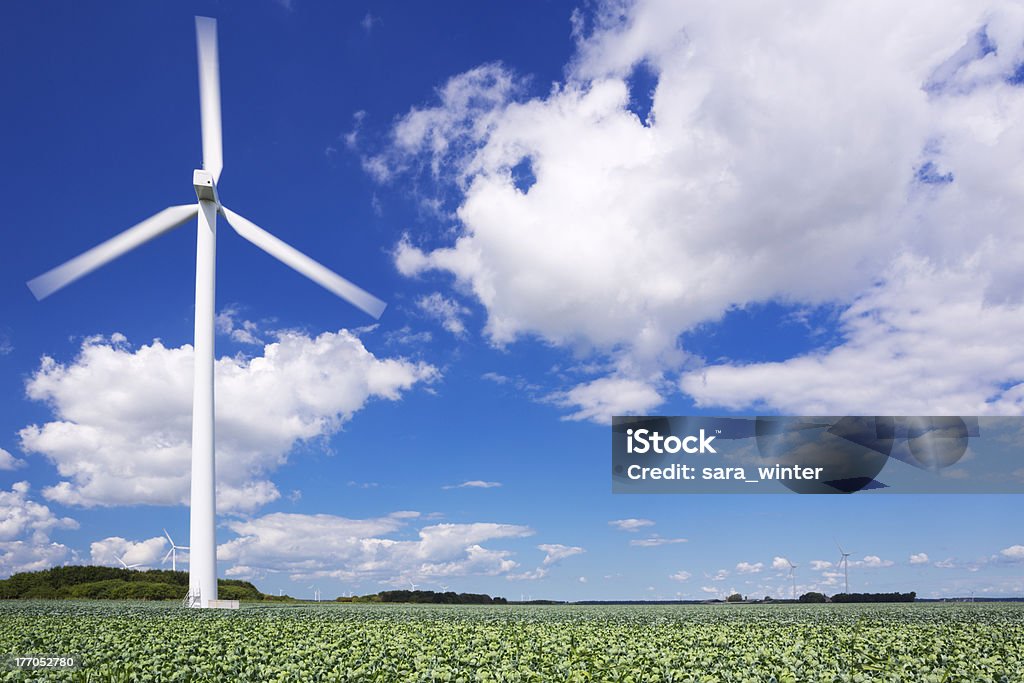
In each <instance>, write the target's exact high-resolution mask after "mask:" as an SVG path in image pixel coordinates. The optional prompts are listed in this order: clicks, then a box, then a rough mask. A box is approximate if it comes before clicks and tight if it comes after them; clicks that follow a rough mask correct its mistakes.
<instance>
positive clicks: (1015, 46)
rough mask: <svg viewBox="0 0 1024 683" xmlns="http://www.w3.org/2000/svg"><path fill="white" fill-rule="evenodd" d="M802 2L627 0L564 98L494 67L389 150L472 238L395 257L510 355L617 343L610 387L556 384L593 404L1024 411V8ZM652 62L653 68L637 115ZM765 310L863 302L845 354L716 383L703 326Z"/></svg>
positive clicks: (405, 129) (728, 368)
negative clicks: (467, 300) (1023, 67)
mask: <svg viewBox="0 0 1024 683" xmlns="http://www.w3.org/2000/svg"><path fill="white" fill-rule="evenodd" d="M791 4H792V3H791ZM804 9H805V8H801V7H799V6H798V5H797V4H792V7H790V9H788V10H785V11H780V10H779V7H777V6H774V5H772V6H769V5H761V6H753V7H748V8H746V9H745V11H744V12H743V13H742V16H739V15H737V14H736V13H735V12H734V11H733V9H731V8H730V7H729V6H728V5H726V4H723V3H716V2H711V1H710V0H705V1H703V2H687V3H679V2H675V1H674V0H638V1H636V2H618V1H611V0H609V1H607V2H601V3H598V4H597V5H596V9H595V11H594V14H595V15H596V16H594V17H592V20H591V21H589V22H588V21H583V19H582V17H583V15H582V14H577V15H575V16H576V19H577V20H576V21H575V23H574V26H575V29H574V35H575V36H576V39H577V53H576V55H575V56H574V58H573V59H572V62H571V64H570V65H569V66H568V68H567V71H566V79H565V82H564V83H558V84H555V85H554V86H553V87H552V88H551V90H550V92H548V93H547V94H546V95H543V96H540V97H535V98H533V99H526V98H524V97H523V96H522V93H524V92H525V89H523V88H521V87H519V86H518V84H517V79H516V77H515V76H514V75H513V74H511V73H510V72H508V71H507V70H505V69H503V68H502V67H500V66H497V65H486V66H483V67H479V68H476V69H473V70H471V71H468V72H466V73H463V74H460V75H457V76H455V77H453V78H451V79H450V80H449V81H448V82H447V83H446V84H445V85H444V86H443V87H442V88H441V89H440V90H439V92H438V102H437V104H436V106H433V107H425V108H417V109H414V110H412V111H410V112H409V113H408V114H407V115H406V116H404V117H402V118H401V119H400V120H399V121H398V123H397V124H396V125H395V127H394V129H393V135H392V145H391V147H390V149H389V150H387V151H385V152H384V153H382V154H381V155H379V156H377V157H374V158H372V160H371V161H372V163H368V164H366V165H367V167H368V168H369V169H370V170H371V171H372V172H373V173H374V174H375V176H376V177H377V178H378V179H391V178H394V177H395V175H396V174H400V173H403V172H410V171H415V170H416V169H420V168H429V169H430V173H431V174H432V175H433V176H434V177H441V178H445V179H448V180H450V181H451V182H452V183H453V184H454V186H455V187H456V188H457V190H458V193H459V195H458V196H459V199H458V207H457V209H456V212H455V215H456V217H457V219H458V229H457V232H456V234H455V235H454V237H449V236H448V235H442V236H424V237H422V238H419V237H418V238H417V239H416V240H415V243H414V241H413V240H412V239H405V240H403V241H402V242H401V243H400V244H399V245H398V247H397V248H396V251H395V263H396V265H397V267H398V268H399V270H400V271H401V272H402V273H404V274H406V275H409V276H413V275H417V274H420V273H425V272H427V271H439V272H443V273H447V274H450V275H451V276H453V277H454V279H455V280H456V281H457V285H458V286H459V287H460V288H462V289H463V290H464V291H469V292H471V293H472V295H473V296H475V297H476V298H477V300H478V301H479V302H480V303H481V304H482V305H483V306H484V308H485V309H486V312H487V322H486V326H485V333H486V334H487V336H488V337H489V338H490V340H491V341H492V343H494V344H495V345H498V346H502V345H506V344H510V343H512V342H514V341H515V340H517V339H519V338H522V337H526V336H533V337H537V338H539V339H541V340H543V341H544V342H546V343H548V344H552V345H555V346H559V347H563V348H566V349H571V350H573V351H574V352H580V351H587V350H590V351H593V352H594V353H596V354H597V356H598V357H599V358H600V359H601V360H602V361H603V363H602V365H603V366H604V370H603V372H601V373H600V374H601V376H600V377H595V378H592V379H588V380H586V381H583V382H581V383H580V384H579V386H577V387H574V388H567V389H566V390H564V391H562V392H560V394H559V396H560V398H561V400H560V404H561V405H563V406H565V407H567V408H568V409H569V410H570V416H571V417H572V418H574V419H591V420H595V421H606V420H607V418H608V416H609V415H611V414H615V413H628V412H645V411H649V410H650V409H651V408H652V407H655V406H657V405H659V404H660V403H661V400H662V397H664V396H665V395H666V392H667V391H669V387H670V386H678V387H680V388H681V389H682V390H683V391H684V392H687V393H691V394H692V395H693V396H694V397H695V398H696V399H697V400H698V401H699V402H700V403H701V404H702V405H723V406H728V407H732V406H751V405H759V404H761V403H766V404H769V405H772V406H774V407H776V408H778V409H781V410H794V411H797V412H803V413H808V414H809V413H810V412H812V411H813V410H819V409H823V408H821V407H822V406H843V409H844V410H846V411H857V410H864V411H865V412H868V413H871V414H874V413H873V411H874V412H877V411H878V410H879V409H881V408H880V406H885V409H886V410H887V411H890V412H891V411H904V412H906V413H908V414H915V413H920V414H936V413H938V412H942V411H947V410H948V411H950V412H954V413H955V412H959V411H964V410H966V411H967V414H975V413H980V412H993V413H999V412H1001V411H1002V412H1013V413H1019V412H1021V410H1022V409H1024V404H1022V401H1024V386H1021V384H1020V383H1021V382H1022V381H1024V370H1022V365H1024V351H1022V350H1021V349H1020V348H1019V345H1016V344H1014V343H1012V341H1011V340H1012V339H1015V338H1020V337H1021V331H1022V327H1021V326H1022V325H1024V322H1022V320H1024V315H1021V308H1020V301H1021V294H1020V292H1021V291H1022V289H1024V288H1022V287H1021V285H1022V276H1021V274H1020V272H1021V271H1020V268H1019V267H1018V265H1019V263H1020V262H1021V260H1022V258H1024V245H1022V243H1021V242H1020V240H1019V239H1017V233H1018V228H1019V216H1020V215H1022V214H1024V193H1021V192H1020V186H1019V182H1018V178H1019V176H1020V168H1019V155H1018V154H1016V153H1015V150H1019V149H1021V148H1024V126H1021V125H1020V124H1019V122H1020V121H1021V120H1022V119H1024V88H1021V87H1019V86H1016V85H1011V84H1010V83H1008V82H1007V78H1008V77H1009V76H1010V75H1011V74H1013V73H1014V70H1015V69H1016V68H1017V66H1016V65H1017V64H1019V63H1020V62H1021V61H1024V40H1022V31H1021V29H1020V27H1021V25H1022V24H1024V21H1022V20H1021V13H1022V10H1021V9H1020V7H1018V6H1016V5H1014V4H1011V3H1006V2H1001V1H999V0H983V1H982V2H977V1H975V0H957V1H954V2H949V3H945V4H944V5H943V11H942V12H935V11H934V7H933V6H932V5H931V4H929V3H927V2H910V3H899V4H894V3H888V2H883V1H882V0H871V1H869V2H868V3H867V4H864V3H860V4H858V5H856V6H853V5H850V4H849V3H847V2H843V1H841V0H832V1H829V2H822V3H818V4H817V5H816V9H815V11H813V12H809V11H803V10H804ZM980 31H984V33H985V36H986V40H987V41H988V43H990V44H991V46H992V48H993V49H992V50H991V51H990V52H988V53H984V51H983V50H982V49H981V47H982V45H983V43H984V41H982V40H981V39H980V38H978V36H979V35H980V34H979V32H980ZM637 69H645V70H648V71H649V72H650V73H651V74H652V75H653V77H654V78H655V80H656V85H655V86H654V89H653V93H652V96H651V101H650V112H649V113H644V114H642V115H640V116H638V115H637V114H636V113H634V111H633V110H634V109H636V108H637V106H638V102H640V103H642V102H643V101H644V100H645V99H646V96H647V93H644V92H639V91H637V90H636V89H635V88H634V90H633V91H632V92H631V91H630V86H631V84H632V83H633V81H631V80H630V76H631V75H632V74H633V73H634V72H635V71H636V70H637ZM524 169H525V170H524ZM524 178H525V180H524ZM567 259H571V264H572V267H566V264H567V262H568V261H567ZM794 264H799V267H795V265H794ZM907 264H911V265H910V266H908V265H907ZM955 264H959V265H955ZM908 269H909V270H910V271H912V272H910V273H909V274H908V273H907V271H908ZM880 278H881V279H882V280H883V282H882V283H881V284H878V283H879V280H880ZM959 282H965V283H967V284H968V285H969V286H968V287H967V288H966V291H960V290H959V288H958V283H959ZM933 285H934V287H933ZM930 289H934V290H936V291H935V292H934V293H932V294H929V293H928V292H929V290H930ZM906 298H909V299H912V301H906V302H903V301H901V300H903V299H906ZM765 301H781V302H783V303H785V304H793V305H799V306H803V307H809V308H811V309H813V308H814V307H815V306H818V305H828V306H833V305H834V306H838V308H839V310H846V308H847V307H849V306H851V305H852V308H850V309H849V310H848V311H847V312H846V313H845V314H844V318H843V321H844V323H843V324H844V327H843V330H842V338H841V339H840V340H839V343H838V345H832V346H830V347H823V348H821V349H818V350H817V351H815V352H814V353H812V354H807V355H803V356H799V357H797V358H794V359H790V360H789V361H782V362H780V363H777V364H765V363H755V364H752V365H740V364H737V363H731V362H729V361H725V362H721V363H719V362H717V361H716V364H712V365H710V366H709V367H707V368H705V369H704V370H703V371H702V372H696V373H695V372H693V371H692V364H693V363H695V362H698V361H699V359H692V358H688V356H687V353H686V351H685V349H682V348H680V343H679V339H680V335H681V334H683V333H685V332H689V331H693V330H695V329H697V328H698V327H699V326H700V325H702V324H706V323H714V322H716V321H718V320H719V319H720V318H721V317H722V316H723V315H724V314H725V313H726V312H728V311H731V310H735V309H737V308H742V307H744V306H747V305H750V304H753V303H758V302H765ZM919 304H923V305H924V306H925V308H924V309H923V310H921V309H919V308H917V307H916V306H917V305H919ZM861 316H863V317H861ZM940 318H941V319H940ZM964 319H971V320H978V321H979V322H978V324H976V325H956V321H957V320H964ZM979 330H983V332H979ZM965 338H968V339H969V341H970V343H969V344H968V345H964V343H963V341H964V339H965ZM937 359H941V362H938V361H937ZM680 373H681V374H680ZM922 373H923V374H922ZM600 380H608V381H611V382H617V383H623V384H622V385H623V386H626V383H628V388H629V391H627V392H625V393H623V394H622V395H621V396H620V395H618V393H617V392H616V391H615V390H614V389H612V388H611V387H612V385H601V384H595V381H600ZM846 382H849V384H846ZM1015 385H1016V386H1015ZM894 389H897V390H895V391H894ZM577 390H578V391H577ZM574 392H575V393H574ZM875 400H882V401H883V402H882V403H881V404H879V403H872V401H875ZM791 406H792V407H791ZM919 408H924V411H923V412H922V411H921V410H919ZM979 408H980V409H979Z"/></svg>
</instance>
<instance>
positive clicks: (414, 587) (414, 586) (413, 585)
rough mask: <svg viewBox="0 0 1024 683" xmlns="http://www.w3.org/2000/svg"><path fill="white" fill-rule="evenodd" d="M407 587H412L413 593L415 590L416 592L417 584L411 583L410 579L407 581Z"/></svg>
mask: <svg viewBox="0 0 1024 683" xmlns="http://www.w3.org/2000/svg"><path fill="white" fill-rule="evenodd" d="M409 585H410V586H411V587H412V589H413V591H415V590H416V586H417V584H415V583H413V582H412V579H409Z"/></svg>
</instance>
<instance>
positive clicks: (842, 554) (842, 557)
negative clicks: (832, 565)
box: [836, 541, 850, 595]
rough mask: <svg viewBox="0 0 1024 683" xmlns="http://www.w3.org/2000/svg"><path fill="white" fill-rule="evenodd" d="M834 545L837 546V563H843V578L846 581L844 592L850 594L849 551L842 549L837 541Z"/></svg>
mask: <svg viewBox="0 0 1024 683" xmlns="http://www.w3.org/2000/svg"><path fill="white" fill-rule="evenodd" d="M836 547H837V548H839V564H841V565H843V578H844V579H845V582H846V594H847V595H849V594H850V562H849V559H848V558H849V557H850V553H848V552H846V551H845V550H843V546H841V545H839V541H836Z"/></svg>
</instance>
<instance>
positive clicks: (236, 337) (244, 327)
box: [214, 306, 263, 345]
mask: <svg viewBox="0 0 1024 683" xmlns="http://www.w3.org/2000/svg"><path fill="white" fill-rule="evenodd" d="M214 324H215V325H216V328H217V331H218V332H220V333H221V334H226V335H228V336H229V337H231V339H232V340H233V341H236V342H238V343H239V344H256V345H258V344H262V343H263V341H262V340H261V339H260V334H261V333H260V329H259V325H257V324H256V323H254V322H253V321H251V320H240V319H239V310H238V308H237V307H236V306H228V307H226V308H224V309H222V310H221V311H220V312H219V313H217V317H216V318H215V319H214Z"/></svg>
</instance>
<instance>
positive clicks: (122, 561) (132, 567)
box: [114, 555, 142, 569]
mask: <svg viewBox="0 0 1024 683" xmlns="http://www.w3.org/2000/svg"><path fill="white" fill-rule="evenodd" d="M114 557H117V555H115V556H114ZM117 561H118V562H120V563H121V566H122V567H124V568H125V569H135V568H136V567H141V566H142V564H141V563H138V564H128V563H127V562H125V561H124V557H117Z"/></svg>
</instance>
